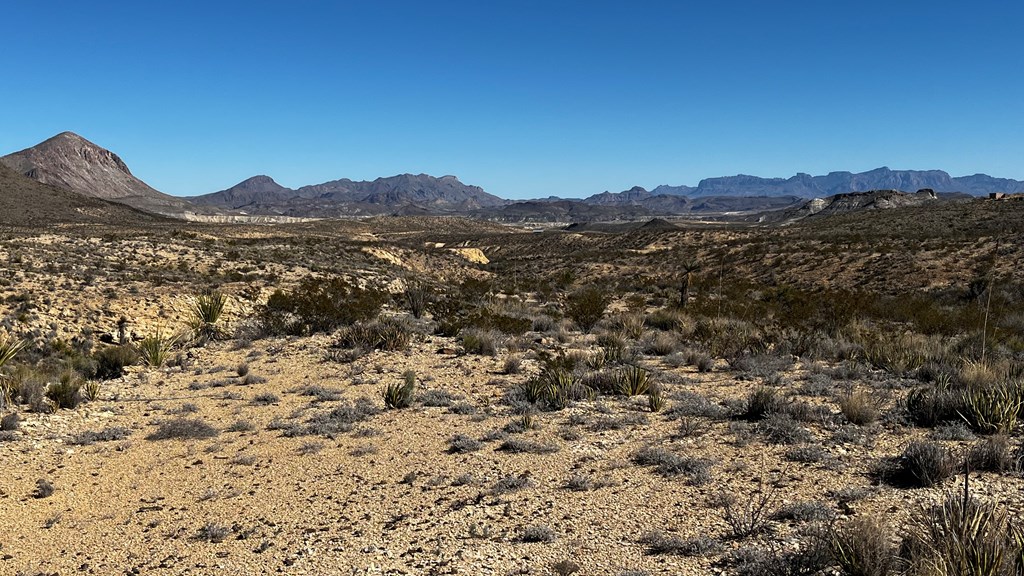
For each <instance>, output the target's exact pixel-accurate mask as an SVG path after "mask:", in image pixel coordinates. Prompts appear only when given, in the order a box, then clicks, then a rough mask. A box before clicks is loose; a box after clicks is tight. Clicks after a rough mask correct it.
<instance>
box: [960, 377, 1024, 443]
mask: <svg viewBox="0 0 1024 576" xmlns="http://www.w3.org/2000/svg"><path fill="white" fill-rule="evenodd" d="M964 398H965V400H966V404H967V407H968V409H969V411H970V414H968V415H967V418H968V420H969V421H970V423H971V426H972V427H973V428H974V429H975V430H976V431H978V432H980V433H982V434H1007V433H1010V432H1012V431H1013V430H1014V428H1016V427H1017V418H1018V416H1019V415H1020V412H1021V406H1022V392H1021V386H1020V384H1017V383H1001V384H997V385H995V386H985V387H976V388H973V389H969V390H967V391H966V392H965V393H964Z"/></svg>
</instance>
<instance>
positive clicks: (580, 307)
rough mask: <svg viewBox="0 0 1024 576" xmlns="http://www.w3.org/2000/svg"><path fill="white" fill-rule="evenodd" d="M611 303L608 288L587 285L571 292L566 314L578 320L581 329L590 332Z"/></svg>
mask: <svg viewBox="0 0 1024 576" xmlns="http://www.w3.org/2000/svg"><path fill="white" fill-rule="evenodd" d="M610 303H611V296H609V293H608V290H606V289H604V288H601V287H599V286H585V287H583V288H580V289H579V290H576V291H575V292H572V293H571V294H569V296H568V297H567V299H566V304H565V315H566V316H568V317H569V318H571V319H572V320H573V321H574V322H576V324H577V325H578V326H579V327H580V330H582V331H583V332H590V330H591V329H593V328H594V326H595V325H596V324H597V323H598V322H599V321H600V320H601V318H602V317H603V316H604V311H605V309H606V308H608V304H610Z"/></svg>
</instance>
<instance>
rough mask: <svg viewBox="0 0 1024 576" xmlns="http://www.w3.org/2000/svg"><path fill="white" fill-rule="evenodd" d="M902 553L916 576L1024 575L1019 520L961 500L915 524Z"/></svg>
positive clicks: (1023, 536) (918, 517)
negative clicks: (934, 575) (968, 575)
mask: <svg viewBox="0 0 1024 576" xmlns="http://www.w3.org/2000/svg"><path fill="white" fill-rule="evenodd" d="M902 551H903V553H902V556H903V557H904V558H905V562H906V564H907V565H908V567H909V570H908V573H909V574H913V575H915V576H916V575H922V576H923V575H930V574H970V575H972V576H973V575H977V576H1004V575H1005V576H1015V575H1019V574H1021V571H1022V570H1024V532H1022V531H1021V527H1020V526H1019V525H1017V524H1016V523H1015V517H1013V516H1011V515H1010V513H1009V512H1008V511H1007V510H1006V509H1005V508H1001V507H999V506H997V505H996V504H993V503H983V502H979V501H978V500H976V499H974V498H973V497H966V498H965V497H963V496H962V495H958V494H956V495H954V494H949V495H947V496H946V498H945V499H944V500H943V501H942V503H941V504H939V505H937V506H935V507H933V508H931V509H930V510H927V511H924V512H922V513H919V514H917V515H916V516H915V517H914V518H913V519H912V522H911V527H910V529H909V530H908V534H907V536H906V537H905V538H904V542H903V547H902Z"/></svg>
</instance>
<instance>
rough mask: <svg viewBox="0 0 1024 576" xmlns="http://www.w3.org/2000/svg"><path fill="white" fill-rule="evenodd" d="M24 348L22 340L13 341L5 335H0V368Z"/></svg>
mask: <svg viewBox="0 0 1024 576" xmlns="http://www.w3.org/2000/svg"><path fill="white" fill-rule="evenodd" d="M24 347H25V341H24V340H14V339H13V338H11V337H10V336H8V335H6V334H0V368H3V367H4V364H7V363H8V362H10V361H11V359H13V358H14V356H15V355H17V354H18V352H20V351H21V350H22V348H24Z"/></svg>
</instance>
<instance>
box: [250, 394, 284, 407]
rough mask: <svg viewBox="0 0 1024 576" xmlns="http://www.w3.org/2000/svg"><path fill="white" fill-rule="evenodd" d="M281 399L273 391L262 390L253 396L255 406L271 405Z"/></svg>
mask: <svg viewBox="0 0 1024 576" xmlns="http://www.w3.org/2000/svg"><path fill="white" fill-rule="evenodd" d="M280 401H281V399H280V398H279V397H278V396H277V394H274V393H273V392H261V393H259V394H257V395H255V396H253V398H252V403H253V405H255V406H269V405H271V404H277V403H278V402H280Z"/></svg>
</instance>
